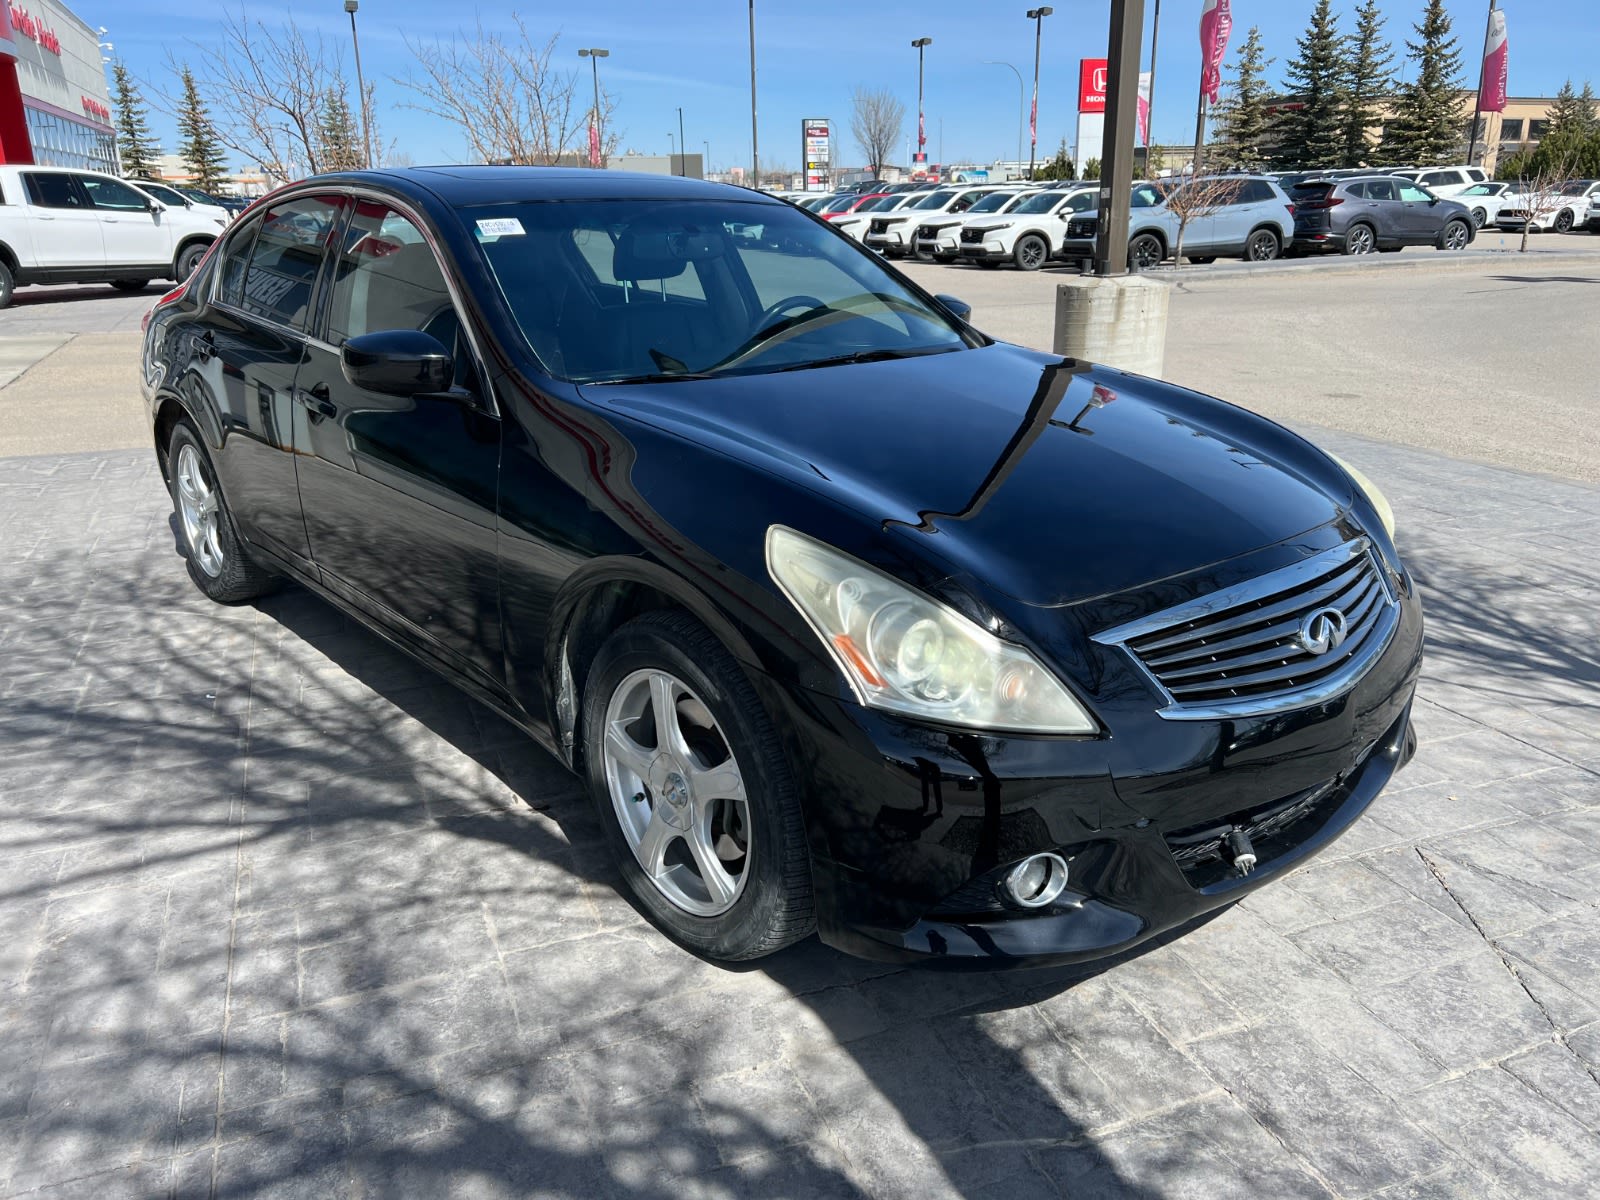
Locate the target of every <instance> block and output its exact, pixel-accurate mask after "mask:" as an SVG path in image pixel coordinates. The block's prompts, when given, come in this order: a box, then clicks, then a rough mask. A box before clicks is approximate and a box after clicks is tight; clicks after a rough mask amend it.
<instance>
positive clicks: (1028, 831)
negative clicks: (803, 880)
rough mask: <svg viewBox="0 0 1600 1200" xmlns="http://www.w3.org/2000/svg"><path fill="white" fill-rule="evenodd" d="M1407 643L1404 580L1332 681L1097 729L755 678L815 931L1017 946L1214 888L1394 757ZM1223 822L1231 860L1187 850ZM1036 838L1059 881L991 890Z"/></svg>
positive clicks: (1406, 741)
mask: <svg viewBox="0 0 1600 1200" xmlns="http://www.w3.org/2000/svg"><path fill="white" fill-rule="evenodd" d="M1421 650H1422V615H1421V610H1420V606H1419V604H1418V602H1417V600H1416V596H1415V589H1414V588H1411V587H1408V588H1407V590H1406V595H1405V597H1404V599H1403V600H1402V602H1401V615H1400V621H1399V624H1398V626H1397V628H1396V631H1395V635H1394V637H1393V638H1392V639H1391V641H1390V643H1389V645H1388V647H1387V648H1386V649H1385V650H1384V651H1383V653H1382V654H1381V655H1379V656H1378V658H1377V660H1375V663H1374V665H1373V666H1372V667H1371V669H1369V670H1368V671H1367V673H1366V674H1365V675H1364V676H1363V677H1362V678H1361V679H1360V680H1359V681H1358V682H1357V683H1356V684H1355V685H1354V686H1353V687H1352V688H1351V689H1350V690H1349V691H1347V692H1345V693H1343V694H1342V695H1339V696H1337V697H1334V698H1332V699H1330V700H1327V701H1324V702H1323V703H1321V704H1319V705H1316V706H1315V707H1313V708H1309V709H1303V710H1299V711H1295V712H1290V713H1282V714H1278V715H1276V716H1273V717H1264V718H1250V719H1244V718H1235V719H1231V720H1219V721H1213V722H1194V721H1185V722H1170V721H1161V720H1158V719H1155V718H1154V717H1151V718H1150V719H1148V720H1142V721H1138V722H1135V723H1133V724H1132V725H1130V726H1125V727H1119V721H1117V720H1115V719H1113V720H1110V721H1109V724H1110V726H1111V734H1110V736H1107V737H1098V738H1028V737H1007V736H1001V735H985V734H981V733H971V732H966V733H963V732H958V731H954V730H939V729H936V728H933V727H931V726H927V725H920V724H917V723H915V722H911V721H906V720H901V719H899V718H896V717H894V716H891V715H889V714H886V713H881V712H878V711H876V710H871V709H867V708H863V707H860V706H858V705H855V704H853V703H849V702H846V701H842V700H837V699H833V698H824V697H821V696H818V695H817V694H815V693H811V692H803V691H802V692H798V693H797V692H796V691H794V690H792V689H790V688H787V687H781V686H779V685H778V684H776V683H775V682H774V681H773V680H771V679H761V680H759V681H758V682H757V686H758V688H759V689H760V690H761V691H762V692H763V699H764V700H765V701H766V702H767V703H768V705H769V706H770V709H771V711H773V712H774V714H775V715H776V716H778V717H779V720H778V721H777V724H778V727H779V729H780V730H781V731H782V736H783V737H784V739H785V741H786V749H787V751H788V753H789V756H790V761H791V762H794V763H796V764H800V765H801V769H799V770H798V771H797V775H798V776H799V777H800V778H801V779H802V781H803V785H802V786H803V788H804V790H805V793H806V806H807V827H808V834H809V837H810V841H811V853H812V861H813V880H814V884H815V893H816V905H817V918H818V926H819V933H820V935H821V937H822V940H823V941H824V942H826V943H828V944H829V945H832V946H834V947H837V948H838V949H841V950H844V951H846V952H847V953H851V954H855V955H858V956H860V957H864V958H872V959H879V960H885V961H895V962H930V963H932V962H937V963H942V964H945V965H960V964H966V965H974V966H987V967H1008V966H1037V965H1047V964H1051V963H1065V962H1076V961H1081V960H1086V959H1093V958H1099V957H1103V956H1106V955H1110V954H1115V953H1118V952H1120V951H1123V950H1126V949H1129V948H1130V947H1133V946H1135V945H1137V944H1138V943H1140V942H1142V941H1144V940H1145V939H1147V938H1150V937H1153V936H1155V935H1157V934H1160V933H1162V932H1163V931H1166V930H1169V929H1172V928H1174V927H1176V926H1179V925H1183V924H1185V923H1187V922H1190V921H1192V920H1194V919H1195V918H1197V917H1200V916H1202V915H1203V914H1205V913H1206V912H1208V911H1211V910H1214V909H1217V908H1220V907H1222V906H1223V905H1226V904H1229V903H1232V902H1233V901H1235V900H1238V899H1240V898H1242V897H1243V896H1245V895H1247V894H1249V893H1250V892H1252V891H1254V890H1256V889H1257V888H1259V887H1261V886H1263V885H1264V884H1266V883H1269V882H1271V881H1272V880H1274V879H1276V878H1278V877H1279V876H1281V875H1283V874H1285V873H1286V872H1288V871H1289V870H1291V869H1293V868H1294V867H1295V866H1297V865H1299V864H1300V863H1302V862H1304V861H1305V860H1306V859H1307V858H1309V857H1310V856H1312V855H1313V854H1315V853H1316V852H1317V851H1319V850H1321V849H1322V848H1323V847H1325V846H1326V845H1328V844H1329V843H1330V842H1332V841H1333V840H1334V839H1335V838H1337V837H1338V836H1339V835H1340V834H1342V833H1343V832H1344V831H1345V830H1346V829H1348V828H1349V827H1350V825H1351V824H1352V823H1353V822H1354V821H1355V820H1356V818H1357V817H1359V816H1360V814H1361V813H1362V812H1364V811H1365V810H1366V808H1367V807H1368V805H1370V804H1371V803H1372V801H1373V799H1374V798H1375V797H1376V796H1377V795H1378V793H1379V792H1380V791H1382V789H1383V788H1384V786H1385V785H1386V784H1387V783H1388V781H1389V780H1390V778H1391V777H1392V776H1393V775H1394V773H1395V772H1396V771H1398V770H1399V769H1400V768H1401V767H1402V766H1403V765H1404V764H1405V762H1406V761H1407V760H1408V759H1409V757H1410V753H1411V751H1412V749H1413V747H1414V745H1415V742H1414V737H1413V735H1412V733H1411V724H1410V709H1411V698H1412V694H1413V692H1414V690H1415V687H1416V680H1417V676H1418V673H1419V671H1420V666H1421ZM1280 825H1281V826H1282V827H1281V828H1280V827H1279V826H1280ZM1235 827H1238V828H1243V829H1244V830H1246V831H1247V832H1250V831H1254V832H1251V834H1250V835H1251V836H1252V837H1253V838H1254V842H1255V846H1254V849H1255V852H1256V854H1257V856H1258V863H1257V866H1256V868H1255V869H1254V870H1253V871H1252V872H1251V873H1249V874H1248V875H1243V876H1241V875H1238V874H1236V873H1235V872H1234V870H1233V868H1232V866H1231V859H1230V858H1229V857H1228V855H1227V854H1226V853H1211V854H1210V856H1209V857H1203V858H1200V859H1198V860H1197V859H1194V858H1193V855H1194V854H1195V853H1196V850H1195V847H1196V845H1198V846H1200V848H1201V850H1202V851H1204V850H1206V849H1207V848H1209V847H1214V846H1215V845H1216V839H1215V837H1212V836H1211V835H1212V834H1214V833H1215V831H1216V830H1218V829H1221V830H1228V829H1231V828H1235ZM1207 838H1210V840H1209V841H1207V840H1206V839H1207ZM1045 850H1051V851H1055V852H1057V853H1060V854H1062V855H1063V856H1064V857H1067V858H1068V860H1069V864H1070V866H1069V884H1068V888H1067V891H1066V893H1064V894H1063V896H1062V897H1061V899H1060V900H1059V901H1058V902H1057V903H1055V904H1053V905H1051V906H1049V907H1047V908H1044V909H1039V910H1025V909H1019V908H1013V907H1007V906H1006V904H1005V902H1004V901H1003V899H1002V898H1001V896H1000V894H999V892H998V891H997V890H996V887H995V884H996V883H997V881H998V880H999V878H1001V877H1002V876H1003V875H1004V873H1005V872H1006V871H1007V870H1008V869H1009V868H1010V867H1011V866H1012V865H1014V864H1015V863H1016V862H1018V861H1019V860H1020V859H1022V858H1025V857H1027V856H1028V855H1031V854H1035V853H1039V852H1041V851H1045ZM1180 860H1182V861H1180Z"/></svg>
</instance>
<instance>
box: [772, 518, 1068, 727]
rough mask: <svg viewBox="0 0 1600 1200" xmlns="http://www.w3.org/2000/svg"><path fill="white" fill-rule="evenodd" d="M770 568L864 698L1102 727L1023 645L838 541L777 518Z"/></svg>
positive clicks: (954, 716) (975, 721)
mask: <svg viewBox="0 0 1600 1200" xmlns="http://www.w3.org/2000/svg"><path fill="white" fill-rule="evenodd" d="M767 570H768V571H769V572H770V573H771V575H772V578H773V581H774V582H775V583H777V585H778V586H779V587H780V588H782V589H783V593H784V595H786V596H788V597H789V599H790V600H791V601H792V602H793V603H794V606H795V607H796V608H798V609H799V610H800V614H801V615H802V616H803V617H805V619H806V620H807V621H808V622H809V623H810V625H811V627H812V628H813V629H815V630H816V631H817V635H818V636H819V637H820V638H821V639H822V642H823V644H824V645H825V646H827V648H828V652H829V653H830V654H831V655H832V656H833V660H834V661H835V662H836V663H838V664H839V669H840V670H841V671H843V672H844V675H845V678H846V679H848V680H849V681H850V685H851V687H852V688H853V689H854V690H855V693H856V696H857V697H858V698H859V699H860V700H861V701H862V703H864V704H869V705H872V706H873V707H874V708H884V709H890V710H892V711H894V712H901V713H906V714H909V715H911V716H915V717H926V718H929V719H931V720H935V721H943V722H945V723H947V724H951V725H967V726H972V727H974V728H978V729H1008V730H1018V731H1024V732H1029V733H1078V734H1082V733H1094V732H1096V730H1097V729H1098V726H1096V724H1095V722H1094V720H1093V719H1092V718H1091V717H1090V716H1089V714H1088V713H1087V712H1086V711H1085V710H1084V708H1083V706H1082V705H1081V704H1079V703H1078V701H1077V700H1076V699H1074V698H1073V696H1072V695H1071V693H1069V692H1068V691H1067V689H1066V688H1065V687H1063V686H1062V685H1061V682H1060V681H1059V680H1057V679H1056V677H1055V676H1054V675H1052V674H1051V673H1050V672H1049V671H1048V670H1046V669H1045V667H1044V666H1043V665H1042V664H1041V663H1040V662H1039V660H1038V659H1036V658H1035V657H1034V656H1033V655H1032V654H1030V653H1029V652H1028V651H1027V650H1024V649H1023V648H1022V647H1020V646H1013V645H1012V644H1011V643H1009V642H1004V641H1001V640H1000V639H999V638H997V637H995V636H994V635H993V634H992V633H989V632H988V631H987V630H985V629H982V628H980V627H979V626H978V625H976V624H975V623H974V622H972V621H970V620H968V619H967V618H966V617H964V616H962V615H961V614H960V613H958V612H955V611H953V610H952V609H949V608H947V607H945V606H944V605H943V604H940V603H939V602H938V601H936V600H934V599H932V598H931V597H928V596H924V595H923V594H922V593H920V592H917V591H915V590H913V589H912V588H909V587H907V586H906V585H905V584H903V583H900V582H899V581H897V580H894V579H891V578H890V577H889V576H887V575H884V574H883V573H882V572H880V571H878V570H875V569H874V568H872V567H869V566H867V565H866V564H865V563H862V562H858V561H856V560H855V559H853V558H851V557H849V556H848V555H846V554H842V553H840V552H839V551H838V550H835V549H833V548H832V547H829V546H824V545H822V544H821V543H819V542H814V541H812V540H811V539H810V538H808V537H803V536H802V535H800V534H798V533H796V532H794V530H792V529H785V528H784V527H783V526H781V525H773V526H772V527H771V528H769V529H768V530H767Z"/></svg>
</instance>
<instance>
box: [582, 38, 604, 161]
mask: <svg viewBox="0 0 1600 1200" xmlns="http://www.w3.org/2000/svg"><path fill="white" fill-rule="evenodd" d="M578 57H579V58H587V59H588V60H589V73H590V74H591V75H593V76H594V115H593V119H592V121H591V123H590V128H591V129H593V130H594V141H593V142H592V143H591V144H590V146H589V165H590V166H591V167H598V166H601V165H603V164H604V162H605V159H604V157H603V154H604V148H605V140H604V139H603V138H602V137H601V134H600V60H601V59H602V58H610V57H611V51H609V50H602V49H600V48H599V47H598V46H592V47H589V48H588V49H585V50H579V51H578Z"/></svg>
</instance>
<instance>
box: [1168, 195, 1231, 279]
mask: <svg viewBox="0 0 1600 1200" xmlns="http://www.w3.org/2000/svg"><path fill="white" fill-rule="evenodd" d="M1238 192H1239V180H1238V178H1237V177H1236V176H1231V175H1202V176H1201V177H1200V178H1199V179H1191V180H1190V181H1189V182H1188V183H1186V184H1184V185H1183V186H1182V187H1180V188H1178V190H1177V191H1175V192H1173V193H1172V194H1171V195H1170V196H1168V197H1167V199H1166V207H1167V211H1168V212H1170V213H1172V214H1173V216H1175V217H1177V218H1178V237H1177V241H1176V243H1175V244H1174V245H1173V247H1172V261H1173V265H1174V266H1177V265H1180V264H1181V262H1182V259H1183V235H1184V233H1185V232H1187V230H1188V228H1189V225H1190V223H1191V222H1192V221H1194V220H1196V219H1197V218H1199V217H1209V216H1210V215H1211V214H1212V213H1214V212H1216V211H1217V209H1219V208H1221V207H1222V206H1223V205H1225V204H1227V203H1229V202H1230V201H1232V200H1233V199H1234V197H1235V196H1237V195H1238Z"/></svg>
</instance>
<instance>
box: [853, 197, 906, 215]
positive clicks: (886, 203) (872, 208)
mask: <svg viewBox="0 0 1600 1200" xmlns="http://www.w3.org/2000/svg"><path fill="white" fill-rule="evenodd" d="M899 198H900V197H898V196H874V197H873V198H872V199H871V200H864V201H862V204H861V207H860V208H858V209H856V212H858V213H864V212H878V211H879V210H881V209H885V208H893V207H894V202H895V201H896V200H898V199H899Z"/></svg>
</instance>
